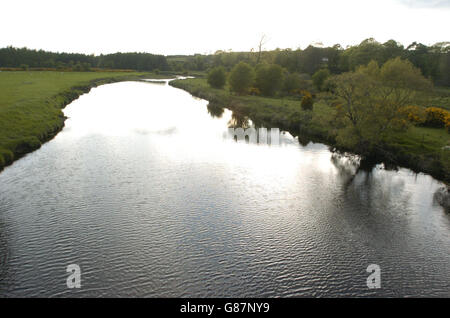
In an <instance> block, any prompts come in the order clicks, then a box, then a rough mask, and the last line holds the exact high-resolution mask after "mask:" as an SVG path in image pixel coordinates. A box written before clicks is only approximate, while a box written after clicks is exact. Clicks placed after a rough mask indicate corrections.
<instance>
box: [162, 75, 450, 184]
mask: <svg viewBox="0 0 450 318" xmlns="http://www.w3.org/2000/svg"><path fill="white" fill-rule="evenodd" d="M170 85H172V86H174V87H177V88H181V89H184V90H186V91H188V92H189V93H191V94H192V95H194V96H196V97H200V98H203V99H206V100H208V101H209V102H210V104H211V105H215V106H219V107H226V108H228V109H231V110H233V111H235V112H237V113H240V114H242V115H245V116H248V117H250V118H251V119H252V120H253V121H254V122H255V123H256V124H257V125H258V126H259V125H261V126H265V127H278V128H280V129H283V130H287V131H289V132H290V133H291V134H293V135H294V136H299V139H300V140H305V141H306V140H313V141H317V142H323V143H326V144H328V145H331V146H336V140H335V138H336V131H335V129H334V128H333V127H334V120H335V115H336V113H335V109H334V108H333V107H332V106H330V105H329V103H328V102H327V96H326V95H324V96H321V98H317V100H316V102H315V104H314V109H313V111H312V112H310V111H304V110H302V109H301V107H300V101H299V100H298V99H294V98H266V97H260V96H236V95H232V94H231V93H230V92H229V90H228V89H227V88H225V89H214V88H211V87H209V85H208V84H207V83H206V79H202V78H195V79H187V80H177V81H172V82H171V83H170ZM445 146H450V137H449V134H448V133H447V132H446V131H445V129H433V128H424V127H411V128H410V129H409V130H408V131H407V132H402V133H395V134H393V135H391V136H390V137H389V139H388V141H387V143H386V145H385V146H384V147H383V149H380V150H379V153H378V154H377V158H367V161H371V159H375V162H379V161H383V162H385V163H388V164H393V165H398V166H404V167H407V168H410V169H412V170H413V171H416V172H425V173H428V174H430V175H432V176H433V177H435V178H437V179H439V180H442V181H444V182H446V183H450V151H449V150H448V149H447V150H445V149H443V147H445ZM341 150H348V151H353V152H355V151H354V150H353V149H341Z"/></svg>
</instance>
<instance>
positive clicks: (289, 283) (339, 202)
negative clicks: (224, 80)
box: [0, 82, 450, 297]
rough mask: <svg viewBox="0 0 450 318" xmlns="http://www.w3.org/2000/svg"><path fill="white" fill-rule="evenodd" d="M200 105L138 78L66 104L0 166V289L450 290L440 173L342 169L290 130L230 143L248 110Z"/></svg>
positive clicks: (182, 292) (449, 232) (56, 292)
mask: <svg viewBox="0 0 450 318" xmlns="http://www.w3.org/2000/svg"><path fill="white" fill-rule="evenodd" d="M207 104H208V103H207V102H206V101H204V100H200V99H197V98H194V97H192V96H191V95H189V94H188V93H186V92H184V91H182V90H178V89H175V88H172V87H170V86H168V85H167V84H155V83H143V82H125V83H117V84H111V85H105V86H101V87H98V88H95V89H93V90H92V91H91V92H90V93H89V94H86V95H83V96H81V97H80V98H79V99H78V100H76V101H74V102H73V103H71V104H70V105H69V106H68V107H67V108H66V109H65V114H66V116H68V117H69V119H68V120H67V121H66V127H65V128H64V130H63V131H62V132H61V133H60V134H58V135H57V136H56V138H54V139H53V140H52V141H50V142H48V143H46V144H45V145H44V146H43V147H42V148H41V149H40V150H38V151H36V152H34V153H31V154H29V155H27V156H26V157H24V158H22V159H21V160H19V161H17V162H16V163H14V164H13V165H12V166H10V167H8V168H6V169H5V170H4V171H3V172H2V173H1V174H0V296H3V297H4V296H147V297H179V296H184V297H187V296H189V297H192V296H198V297H210V296H216V297H223V296H224V297H231V296H233V297H253V296H258V297H266V296H267V297H274V296H450V289H449V286H450V216H449V215H448V214H445V212H444V211H443V209H442V208H441V207H439V206H438V205H437V204H436V203H434V202H433V193H434V192H435V191H436V189H438V188H439V187H440V186H441V184H440V183H439V182H437V181H436V180H434V179H433V178H431V177H429V176H427V175H422V174H419V175H416V174H414V173H412V172H411V171H409V170H407V169H400V170H399V171H385V170H383V169H381V168H380V167H376V168H375V169H374V170H373V171H371V172H370V173H369V172H364V171H360V172H357V173H356V174H355V171H356V170H355V167H354V166H353V165H352V164H351V163H350V162H349V161H348V160H343V159H339V158H336V157H334V156H332V153H331V152H330V151H329V150H328V148H327V147H326V146H325V145H322V144H313V143H309V144H308V145H307V146H301V145H300V144H299V143H298V141H297V140H296V139H294V138H292V137H291V136H290V135H289V134H285V135H283V140H284V142H283V144H282V145H280V146H267V145H255V144H247V143H245V142H238V143H236V142H235V141H233V140H229V139H226V138H224V133H226V132H227V129H228V126H229V125H230V124H231V123H233V122H241V123H242V122H246V119H245V118H244V119H242V118H239V116H237V115H236V114H235V115H232V113H231V112H230V111H228V110H224V111H223V112H222V111H221V110H217V109H212V108H211V107H207ZM249 124H251V122H249ZM269 128H270V127H269ZM69 264H78V265H79V266H80V268H81V284H82V286H81V288H80V289H68V288H67V286H66V279H67V277H68V275H69V274H68V273H66V267H67V266H68V265H69ZM370 264H378V265H379V266H380V268H381V288H380V289H368V287H367V285H366V279H367V277H368V276H369V273H367V272H366V268H367V266H368V265H370Z"/></svg>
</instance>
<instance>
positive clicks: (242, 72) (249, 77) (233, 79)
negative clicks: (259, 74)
mask: <svg viewBox="0 0 450 318" xmlns="http://www.w3.org/2000/svg"><path fill="white" fill-rule="evenodd" d="M254 79H255V72H254V71H253V68H252V67H251V66H250V65H248V64H247V63H244V62H240V63H238V64H237V65H236V66H234V67H233V69H232V70H231V72H230V75H229V77H228V82H229V84H230V89H231V91H232V92H235V93H237V94H239V95H245V94H247V93H248V91H249V89H250V87H251V86H252V85H253V81H254Z"/></svg>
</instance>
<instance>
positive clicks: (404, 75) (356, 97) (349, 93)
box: [334, 58, 430, 153]
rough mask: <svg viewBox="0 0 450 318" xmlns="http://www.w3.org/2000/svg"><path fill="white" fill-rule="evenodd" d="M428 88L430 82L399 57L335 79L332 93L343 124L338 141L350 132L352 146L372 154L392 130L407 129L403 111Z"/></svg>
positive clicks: (370, 64)
mask: <svg viewBox="0 0 450 318" xmlns="http://www.w3.org/2000/svg"><path fill="white" fill-rule="evenodd" d="M428 87H430V82H429V81H428V80H427V79H425V78H424V77H423V76H422V75H421V73H420V70H418V69H417V68H415V67H414V66H413V65H412V64H411V63H410V62H408V61H405V60H401V59H400V58H395V59H392V60H389V61H387V62H386V63H385V64H384V65H383V66H382V67H381V68H378V65H377V63H375V62H371V63H369V64H368V65H367V66H365V67H360V68H358V70H357V71H356V72H352V73H344V74H341V75H339V76H336V77H335V78H334V94H335V95H336V96H338V97H339V98H340V100H341V103H342V106H341V107H340V112H339V113H340V114H341V119H342V122H343V123H344V128H341V129H340V131H339V133H338V139H337V140H338V142H342V141H344V140H345V139H346V138H347V137H348V136H347V135H348V134H349V131H351V132H352V134H354V136H355V137H352V138H351V139H349V140H350V141H353V142H355V141H356V143H355V144H353V145H351V147H352V148H355V147H356V148H358V151H359V152H363V153H370V152H372V151H373V150H374V148H376V147H379V146H380V144H382V143H383V142H384V140H385V138H386V137H387V136H389V135H391V134H392V133H393V131H395V130H398V129H406V128H407V125H406V119H407V117H406V116H405V113H404V112H403V111H402V109H403V108H404V107H405V106H407V105H408V104H409V103H410V102H411V100H412V97H413V96H414V93H415V90H417V89H426V88H428ZM339 135H340V136H339ZM348 143H349V141H346V142H345V145H346V146H349V144H348Z"/></svg>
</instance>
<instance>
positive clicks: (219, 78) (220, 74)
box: [208, 66, 227, 88]
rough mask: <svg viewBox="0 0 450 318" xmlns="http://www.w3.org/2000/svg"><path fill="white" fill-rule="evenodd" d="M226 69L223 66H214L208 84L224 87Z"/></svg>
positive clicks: (209, 74)
mask: <svg viewBox="0 0 450 318" xmlns="http://www.w3.org/2000/svg"><path fill="white" fill-rule="evenodd" d="M226 79H227V77H226V73H225V69H224V68H223V67H221V66H219V67H215V68H213V69H212V70H211V71H210V72H209V73H208V84H209V85H211V87H214V88H223V87H224V86H225V83H226Z"/></svg>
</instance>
